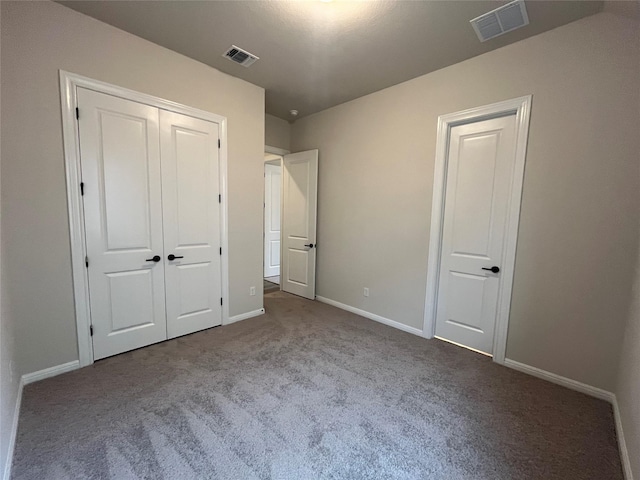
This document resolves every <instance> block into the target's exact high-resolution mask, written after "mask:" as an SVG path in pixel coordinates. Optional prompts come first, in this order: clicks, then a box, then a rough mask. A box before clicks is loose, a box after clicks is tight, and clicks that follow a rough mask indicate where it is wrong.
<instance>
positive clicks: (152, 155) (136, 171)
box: [78, 88, 222, 360]
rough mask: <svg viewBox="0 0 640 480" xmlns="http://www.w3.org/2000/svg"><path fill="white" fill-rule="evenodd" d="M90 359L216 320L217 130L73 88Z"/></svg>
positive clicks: (209, 124)
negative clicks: (89, 323)
mask: <svg viewBox="0 0 640 480" xmlns="http://www.w3.org/2000/svg"><path fill="white" fill-rule="evenodd" d="M78 108H79V121H78V125H79V137H80V157H81V164H82V182H83V191H84V193H83V197H82V198H83V202H84V215H85V239H86V251H87V265H88V266H87V269H88V278H89V297H90V310H91V325H92V339H93V356H94V359H95V360H97V359H100V358H104V357H108V356H111V355H115V354H118V353H122V352H125V351H128V350H133V349H135V348H139V347H143V346H145V345H150V344H152V343H156V342H160V341H163V340H167V339H170V338H174V337H178V336H180V335H185V334H188V333H192V332H196V331H198V330H202V329H205V328H210V327H213V326H216V325H220V324H221V322H222V307H221V303H222V294H221V290H222V287H221V267H220V263H221V262H220V252H221V249H220V247H221V236H220V203H219V192H220V190H219V142H218V139H219V131H218V124H216V123H212V122H207V121H204V120H201V119H197V118H193V117H189V116H186V115H181V114H178V113H173V112H169V111H166V110H162V109H158V108H156V107H152V106H149V105H144V104H141V103H137V102H134V101H130V100H124V99H122V98H118V97H115V96H111V95H106V94H102V93H97V92H95V91H92V90H88V89H84V88H78Z"/></svg>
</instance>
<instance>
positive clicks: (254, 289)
mask: <svg viewBox="0 0 640 480" xmlns="http://www.w3.org/2000/svg"><path fill="white" fill-rule="evenodd" d="M255 294H256V287H249V295H251V296H252V297H253V296H254V295H255Z"/></svg>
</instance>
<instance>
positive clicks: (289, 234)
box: [280, 150, 318, 300]
mask: <svg viewBox="0 0 640 480" xmlns="http://www.w3.org/2000/svg"><path fill="white" fill-rule="evenodd" d="M283 165H284V168H283V170H282V175H283V177H284V178H283V191H282V212H283V213H282V216H283V218H282V242H283V245H282V268H281V272H280V281H281V282H282V283H281V285H282V289H283V290H284V291H285V292H289V293H294V294H296V295H300V296H302V297H306V298H310V299H312V300H313V299H315V294H316V216H317V203H318V198H317V197H318V150H309V151H306V152H299V153H292V154H289V155H285V156H284V162H283Z"/></svg>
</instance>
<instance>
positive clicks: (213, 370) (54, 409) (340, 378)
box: [13, 292, 622, 480]
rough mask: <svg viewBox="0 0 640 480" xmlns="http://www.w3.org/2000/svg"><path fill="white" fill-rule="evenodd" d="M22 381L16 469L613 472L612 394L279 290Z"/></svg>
mask: <svg viewBox="0 0 640 480" xmlns="http://www.w3.org/2000/svg"><path fill="white" fill-rule="evenodd" d="M265 307H266V309H267V314H266V315H264V316H262V317H257V318H253V319H250V320H245V321H242V322H238V323H235V324H233V325H230V326H226V327H219V328H214V329H211V330H207V331H204V332H200V333H197V334H193V335H189V336H186V337H182V338H179V339H176V340H171V341H168V342H164V343H161V344H157V345H154V346H151V347H148V348H144V349H141V350H137V351H134V352H130V353H126V354H123V355H119V356H116V357H113V358H109V359H106V360H102V361H100V362H97V363H96V364H94V365H93V366H92V367H88V368H84V369H81V370H78V371H75V372H71V373H68V374H65V375H61V376H59V377H56V378H52V379H49V380H45V381H42V382H39V383H35V384H32V385H28V386H27V387H26V388H25V390H24V398H23V403H22V411H21V414H20V423H19V432H18V439H17V445H16V453H15V458H14V465H13V478H15V479H48V478H50V479H85V478H90V479H103V478H104V479H107V478H108V479H129V478H131V479H134V478H149V479H191V478H193V479H196V478H198V479H208V478H211V479H214V478H217V479H242V480H251V479H442V480H444V479H447V480H458V479H460V480H465V479H474V480H478V479H491V480H496V479H505V480H506V479H509V480H511V479H519V480H520V479H536V480H541V479H544V480H553V479H562V480H568V479H571V480H581V479H594V480H596V479H597V480H605V479H606V480H614V479H622V470H621V466H620V461H619V456H618V450H617V447H616V438H615V431H614V426H613V425H614V423H613V415H612V411H611V406H610V405H608V404H607V403H605V402H603V401H600V400H596V399H593V398H590V397H587V396H585V395H582V394H580V393H576V392H573V391H570V390H567V389H564V388H562V387H559V386H556V385H553V384H550V383H547V382H544V381H542V380H538V379H536V378H532V377H529V376H527V375H524V374H522V373H519V372H516V371H513V370H510V369H507V368H504V367H500V366H497V365H495V364H494V363H492V362H491V360H490V359H488V358H485V357H483V356H481V355H477V354H474V353H472V352H469V351H466V350H464V349H460V348H458V347H456V346H453V345H450V344H447V343H444V342H440V341H437V340H425V339H422V338H419V337H417V336H413V335H410V334H407V333H404V332H401V331H399V330H395V329H393V328H390V327H386V326H384V325H381V324H378V323H375V322H373V321H370V320H366V319H364V318H361V317H358V316H357V315H353V314H350V313H347V312H344V311H341V310H338V309H336V308H334V307H331V306H328V305H323V304H320V303H317V302H311V301H308V300H305V299H302V298H298V297H294V296H291V295H288V294H285V293H281V292H278V293H272V294H269V295H267V296H266V297H265Z"/></svg>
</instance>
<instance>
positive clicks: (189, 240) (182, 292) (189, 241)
mask: <svg viewBox="0 0 640 480" xmlns="http://www.w3.org/2000/svg"><path fill="white" fill-rule="evenodd" d="M160 133H161V134H160V138H161V157H162V199H163V202H162V205H163V212H164V247H165V257H164V260H165V261H166V262H167V263H166V267H165V278H166V292H167V295H166V302H167V336H168V338H174V337H177V336H180V335H185V334H187V333H192V332H195V331H198V330H202V329H204V328H209V327H213V326H216V325H220V324H221V323H222V304H221V299H222V293H221V292H222V287H221V275H220V255H221V237H220V228H219V225H220V204H219V201H218V194H219V193H220V192H219V155H218V138H219V137H218V126H217V125H216V124H214V123H211V122H206V121H204V120H199V119H196V118H192V117H188V116H186V115H180V114H177V113H171V112H167V111H164V110H161V111H160Z"/></svg>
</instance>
